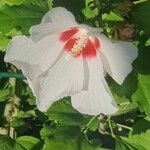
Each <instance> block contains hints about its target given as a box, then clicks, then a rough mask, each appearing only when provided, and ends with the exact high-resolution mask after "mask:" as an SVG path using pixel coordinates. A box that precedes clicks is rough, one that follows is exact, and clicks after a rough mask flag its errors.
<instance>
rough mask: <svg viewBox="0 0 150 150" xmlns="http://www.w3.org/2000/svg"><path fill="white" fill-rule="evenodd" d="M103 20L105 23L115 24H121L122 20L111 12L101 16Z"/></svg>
mask: <svg viewBox="0 0 150 150" xmlns="http://www.w3.org/2000/svg"><path fill="white" fill-rule="evenodd" d="M103 20H104V21H105V22H114V23H116V22H122V21H123V20H124V19H123V18H122V17H121V16H119V15H117V14H115V13H114V12H112V11H111V12H110V13H109V14H107V15H106V14H105V15H103Z"/></svg>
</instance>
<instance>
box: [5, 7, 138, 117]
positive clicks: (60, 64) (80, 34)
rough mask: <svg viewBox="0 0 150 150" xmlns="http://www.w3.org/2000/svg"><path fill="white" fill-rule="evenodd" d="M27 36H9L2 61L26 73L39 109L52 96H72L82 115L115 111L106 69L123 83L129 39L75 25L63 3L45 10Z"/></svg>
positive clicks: (130, 53) (131, 53)
mask: <svg viewBox="0 0 150 150" xmlns="http://www.w3.org/2000/svg"><path fill="white" fill-rule="evenodd" d="M30 34H31V36H30V37H26V36H17V37H14V38H13V39H12V41H11V42H10V45H9V46H8V50H7V52H6V56H5V61H6V62H10V63H12V64H14V65H15V66H16V67H17V68H19V69H21V70H22V72H23V74H24V75H25V76H26V77H27V80H28V83H29V86H30V87H31V89H32V91H33V93H34V95H35V97H36V102H37V107H38V109H39V110H41V111H47V109H48V108H49V107H50V106H51V105H52V104H53V102H55V101H56V100H59V99H61V98H63V97H66V96H71V102H72V105H73V107H74V108H75V109H77V110H78V111H79V112H81V113H85V114H89V115H97V114H100V113H103V114H105V115H107V114H112V113H115V112H116V111H117V109H118V108H117V105H116V102H115V100H114V98H113V96H112V94H111V92H110V90H109V87H108V85H107V83H106V80H105V72H107V73H108V74H109V75H110V76H111V77H112V78H113V79H114V80H115V81H116V82H117V83H119V84H122V82H123V81H124V79H125V77H126V76H127V75H128V73H129V72H130V71H131V70H132V65H131V64H132V61H133V60H134V59H135V58H136V57H137V48H136V47H135V46H134V45H133V44H132V43H129V42H123V41H111V40H110V39H109V38H107V37H106V36H105V35H104V34H103V33H102V30H101V29H99V28H93V27H90V26H87V25H84V24H78V23H77V22H76V21H75V18H74V16H73V15H72V14H71V12H69V11H68V10H66V9H65V8H63V7H56V8H53V9H52V10H51V11H49V12H48V13H46V14H45V16H44V17H43V19H42V22H41V23H40V24H39V25H35V26H33V27H31V29H30Z"/></svg>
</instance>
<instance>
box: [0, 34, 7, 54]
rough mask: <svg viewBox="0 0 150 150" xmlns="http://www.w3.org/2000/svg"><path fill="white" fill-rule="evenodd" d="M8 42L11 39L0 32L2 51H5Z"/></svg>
mask: <svg viewBox="0 0 150 150" xmlns="http://www.w3.org/2000/svg"><path fill="white" fill-rule="evenodd" d="M8 43H9V39H8V38H7V37H6V36H5V35H3V34H0V51H2V52H4V51H5V50H6V47H7V45H8Z"/></svg>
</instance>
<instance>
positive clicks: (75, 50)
mask: <svg viewBox="0 0 150 150" xmlns="http://www.w3.org/2000/svg"><path fill="white" fill-rule="evenodd" d="M88 39H89V37H88V35H87V34H82V35H80V36H79V37H78V38H77V40H76V42H75V44H74V45H73V47H72V48H71V54H72V55H73V56H76V55H77V54H79V53H80V52H81V51H82V49H83V48H84V47H85V46H86V44H87V42H88Z"/></svg>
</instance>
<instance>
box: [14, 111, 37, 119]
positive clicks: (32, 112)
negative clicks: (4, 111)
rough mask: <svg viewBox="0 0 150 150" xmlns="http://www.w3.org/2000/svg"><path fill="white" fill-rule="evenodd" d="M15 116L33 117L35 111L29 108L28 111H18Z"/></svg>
mask: <svg viewBox="0 0 150 150" xmlns="http://www.w3.org/2000/svg"><path fill="white" fill-rule="evenodd" d="M16 117H17V118H33V117H36V114H35V111H34V110H29V111H26V112H24V111H20V112H19V113H18V114H17V116H16Z"/></svg>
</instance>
